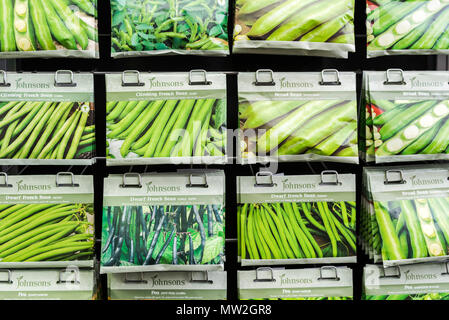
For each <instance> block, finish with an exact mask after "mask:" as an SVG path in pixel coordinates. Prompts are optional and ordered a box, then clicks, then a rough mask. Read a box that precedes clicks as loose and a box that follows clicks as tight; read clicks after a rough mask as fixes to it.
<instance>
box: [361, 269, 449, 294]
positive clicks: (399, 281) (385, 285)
mask: <svg viewBox="0 0 449 320" xmlns="http://www.w3.org/2000/svg"><path fill="white" fill-rule="evenodd" d="M448 271H449V269H448V265H447V263H420V264H411V265H403V266H398V267H391V268H383V267H382V266H379V265H366V266H365V268H364V269H363V295H362V299H363V300H449V272H448Z"/></svg>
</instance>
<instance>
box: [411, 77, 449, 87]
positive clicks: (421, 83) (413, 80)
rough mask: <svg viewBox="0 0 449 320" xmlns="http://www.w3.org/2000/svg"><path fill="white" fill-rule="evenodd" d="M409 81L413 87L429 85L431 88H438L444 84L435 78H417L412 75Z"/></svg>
mask: <svg viewBox="0 0 449 320" xmlns="http://www.w3.org/2000/svg"><path fill="white" fill-rule="evenodd" d="M410 83H411V86H412V89H413V88H425V87H431V88H440V87H443V86H444V82H443V81H437V80H430V81H429V80H419V79H417V78H416V77H413V78H411V79H410Z"/></svg>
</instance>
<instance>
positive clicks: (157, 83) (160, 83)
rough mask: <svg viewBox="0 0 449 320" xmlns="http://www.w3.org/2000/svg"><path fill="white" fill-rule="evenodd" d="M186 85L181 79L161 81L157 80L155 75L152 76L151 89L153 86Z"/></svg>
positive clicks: (170, 86)
mask: <svg viewBox="0 0 449 320" xmlns="http://www.w3.org/2000/svg"><path fill="white" fill-rule="evenodd" d="M183 85H184V83H183V82H181V81H161V80H157V79H156V78H155V77H153V78H150V84H149V86H150V89H153V88H172V87H182V86H183Z"/></svg>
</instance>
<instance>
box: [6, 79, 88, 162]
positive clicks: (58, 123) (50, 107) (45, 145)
mask: <svg viewBox="0 0 449 320" xmlns="http://www.w3.org/2000/svg"><path fill="white" fill-rule="evenodd" d="M0 75H1V78H0V132H1V133H0V139H1V147H0V164H4V165H5V164H6V165H11V164H13V165H29V164H45V165H90V164H92V161H93V158H94V157H95V124H94V88H93V75H92V74H90V73H72V72H71V71H67V70H60V71H57V72H56V73H14V72H8V73H5V72H0Z"/></svg>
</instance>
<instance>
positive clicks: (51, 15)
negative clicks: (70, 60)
mask: <svg viewBox="0 0 449 320" xmlns="http://www.w3.org/2000/svg"><path fill="white" fill-rule="evenodd" d="M39 2H40V4H41V6H42V9H43V10H44V12H46V15H45V17H46V20H47V23H48V26H49V28H50V32H51V34H52V35H53V37H54V38H55V39H56V40H57V41H58V42H59V43H60V44H62V45H63V46H64V47H65V48H67V49H70V50H76V49H77V47H76V40H75V38H74V37H73V35H72V33H70V31H69V30H68V29H67V27H66V26H65V24H64V22H63V21H62V20H61V18H60V17H59V15H58V14H57V13H56V10H55V9H54V8H53V6H52V5H51V4H50V2H49V1H47V0H39Z"/></svg>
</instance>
